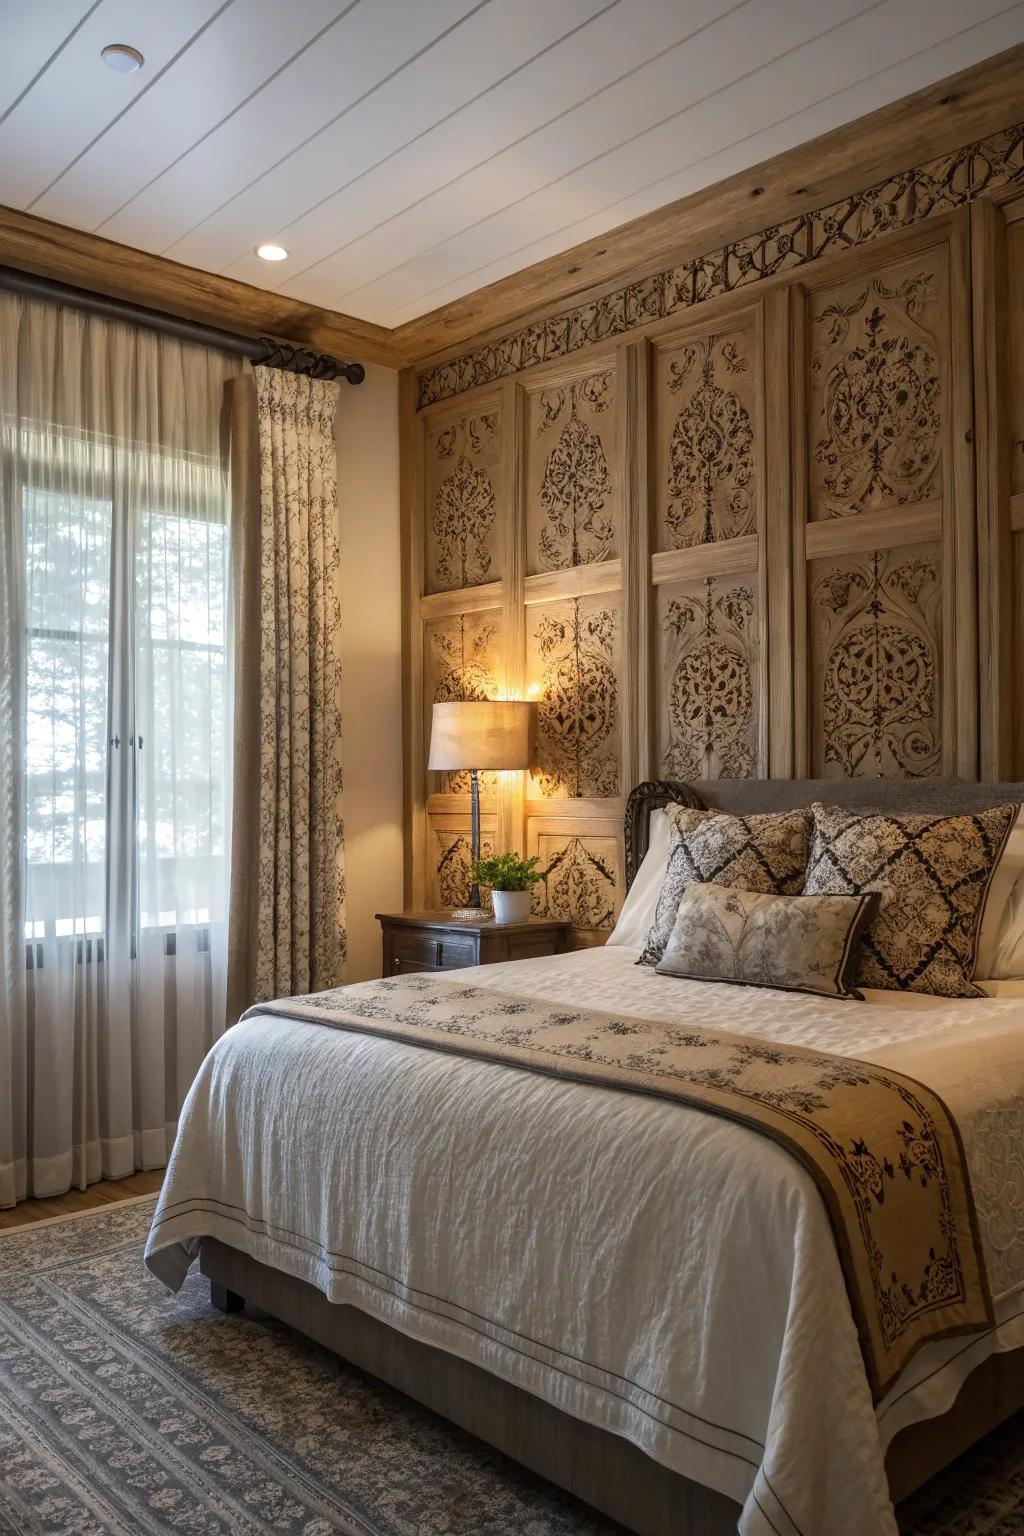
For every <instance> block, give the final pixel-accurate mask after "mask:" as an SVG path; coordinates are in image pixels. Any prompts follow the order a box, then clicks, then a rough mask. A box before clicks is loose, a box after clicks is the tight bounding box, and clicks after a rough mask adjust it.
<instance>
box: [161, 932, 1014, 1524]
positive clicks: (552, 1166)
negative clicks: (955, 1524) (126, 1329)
mask: <svg viewBox="0 0 1024 1536" xmlns="http://www.w3.org/2000/svg"><path fill="white" fill-rule="evenodd" d="M635 960H636V953H635V951H632V950H629V949H625V948H608V949H602V950H591V951H585V952H581V953H576V954H569V955H560V956H554V957H549V958H546V959H542V960H535V961H517V962H514V963H512V964H507V965H494V966H488V967H479V968H476V969H473V970H466V971H462V972H459V973H458V974H459V979H460V980H464V981H465V982H466V983H468V984H472V985H474V986H476V987H482V988H492V989H494V990H496V991H499V992H502V993H506V994H512V995H518V996H522V997H530V998H543V999H545V1000H549V1001H552V1002H559V1003H562V1004H565V1005H572V1006H574V1007H589V1008H593V1009H600V1010H614V1011H615V1012H616V1013H618V1014H622V1015H626V1016H631V1017H635V1018H643V1019H648V1020H656V1021H663V1022H665V1023H667V1024H675V1025H679V1024H688V1025H690V1026H699V1027H701V1028H703V1029H709V1030H714V1029H719V1030H723V1031H727V1030H731V1031H734V1032H737V1033H742V1034H746V1035H748V1036H760V1037H762V1038H765V1039H770V1040H772V1041H775V1042H790V1043H793V1044H799V1045H803V1046H810V1047H814V1048H815V1049H817V1050H821V1051H827V1052H835V1053H836V1054H839V1055H844V1056H854V1057H859V1058H861V1059H863V1060H866V1061H869V1062H872V1063H876V1064H879V1065H884V1066H887V1067H888V1068H890V1069H892V1070H894V1071H898V1072H901V1073H905V1074H906V1075H908V1076H910V1077H914V1078H917V1079H918V1080H920V1081H921V1082H923V1083H925V1084H927V1086H928V1087H930V1088H931V1089H933V1090H934V1091H935V1092H936V1093H937V1094H939V1095H940V1096H941V1098H942V1099H944V1100H945V1102H946V1104H947V1105H948V1106H949V1108H950V1109H951V1111H952V1112H953V1114H954V1116H955V1118H956V1120H957V1122H958V1124H959V1127H960V1131H961V1134H962V1136H963V1140H964V1149H965V1152H966V1158H967V1165H968V1169H969V1172H970V1179H971V1185H972V1188H973V1193H974V1199H975V1202H976V1206H977V1213H978V1219H979V1225H980V1231H981V1238H982V1248H983V1252H984V1258H985V1263H986V1268H987V1273H988V1280H989V1284H990V1286H991V1290H992V1293H993V1297H994V1301H995V1319H996V1321H995V1326H994V1327H993V1328H991V1329H986V1330H985V1331H983V1332H981V1333H978V1334H975V1335H972V1336H968V1337H966V1338H961V1339H953V1340H948V1341H944V1342H942V1343H933V1344H928V1345H926V1346H925V1347H924V1348H923V1349H922V1350H921V1351H920V1352H919V1353H918V1354H917V1355H916V1356H915V1358H914V1359H913V1361H912V1362H911V1363H910V1365H909V1366H908V1367H907V1368H906V1370H905V1371H904V1372H903V1373H902V1375H901V1376H900V1378H899V1380H898V1381H897V1382H896V1384H895V1386H893V1387H892V1388H891V1390H889V1391H888V1393H887V1395H886V1396H885V1398H883V1399H882V1400H881V1402H879V1403H878V1404H877V1405H875V1404H873V1402H872V1397H871V1393H870V1390H869V1387H868V1381H867V1377H866V1374H865V1369H864V1362H863V1358H862V1355H861V1350H860V1345H859V1342H858V1337H857V1332H856V1329H855V1326H854V1322H853V1317H852V1314H851V1310H850V1304H849V1301H848V1298H847V1294H846V1290H845V1286H844V1281H843V1275H842V1272H841V1269H840V1265H839V1260H838V1256H837V1252H836V1246H835V1241H834V1238H833V1235H832V1231H831V1228H830V1225H829V1220H828V1216H827V1214H826V1210H825V1206H824V1204H823V1202H822V1199H821V1196H820V1195H819V1193H818V1191H817V1189H816V1187H815V1185H814V1183H813V1181H812V1180H811V1178H810V1176H809V1174H808V1173H806V1172H805V1171H804V1169H803V1168H802V1167H801V1166H800V1164H799V1163H798V1162H797V1161H796V1160H795V1159H794V1158H793V1157H791V1156H790V1155H789V1154H788V1153H787V1152H786V1151H785V1150H783V1148H781V1147H780V1146H778V1145H776V1144H775V1143H774V1142H772V1141H770V1140H768V1139H767V1138H766V1137H765V1136H763V1135H759V1134H757V1132H756V1131H754V1130H751V1129H749V1128H747V1127H745V1126H742V1125H739V1124H736V1123H734V1122H731V1121H729V1120H724V1119H719V1118H717V1117H715V1116H712V1115H708V1114H704V1113H701V1112H700V1111H699V1110H696V1109H691V1108H687V1107H685V1106H682V1105H679V1104H675V1103H669V1102H666V1101H663V1100H659V1099H651V1098H646V1097H643V1096H641V1095H639V1094H635V1093H629V1092H622V1091H617V1090H613V1089H610V1088H606V1087H598V1086H595V1085H593V1084H589V1083H581V1082H575V1081H565V1080H563V1079H557V1078H549V1077H544V1076H540V1075H538V1074H537V1073H534V1072H530V1071H526V1070H521V1069H518V1068H515V1067H511V1066H508V1065H504V1064H500V1065H499V1064H496V1063H494V1062H488V1061H480V1060H472V1059H466V1058H464V1057H460V1056H457V1055H446V1054H440V1053H438V1052H437V1051H433V1050H429V1049H423V1048H419V1047H416V1046H411V1045H407V1044H404V1043H399V1042H396V1041H393V1040H386V1039H380V1038H376V1037H373V1036H369V1035H365V1034H358V1033H350V1032H348V1031H346V1030H344V1029H340V1030H339V1029H330V1028H324V1027H321V1026H319V1025H316V1024H310V1023H302V1022H296V1021H294V1020H290V1019H285V1018H281V1017H275V1016H271V1015H269V1014H266V1015H257V1016H255V1017H252V1018H250V1019H248V1020H246V1021H245V1022H243V1023H242V1024H240V1025H238V1026H236V1027H235V1028H234V1029H232V1030H231V1031H229V1032H228V1034H227V1035H226V1036H225V1037H224V1038H223V1039H222V1040H221V1041H220V1042H219V1043H218V1044H217V1046H215V1048H214V1049H213V1051H211V1053H210V1055H209V1057H208V1058H207V1060H206V1062H205V1063H204V1066H203V1068H202V1070H201V1071H200V1074H199V1076H198V1078H197V1080H196V1082H195V1084H194V1085H193V1088H192V1090H191V1092H190V1094H189V1097H188V1100H187V1102H186V1104H185V1106H184V1109H183V1111H182V1116H181V1120H180V1123H179V1131H178V1138H177V1141H176V1144H175V1148H174V1152H173V1155H172V1158H171V1162H170V1165H169V1167H168V1173H167V1179H166V1181H165V1184H164V1189H163V1194H162V1196H161V1200H160V1203H159V1205H158V1208H157V1211H156V1214H155V1217H154V1223H153V1228H152V1231H151V1234H150V1239H149V1243H148V1245H147V1250H146V1262H147V1264H148V1265H149V1267H150V1268H151V1269H152V1270H153V1272H154V1273H155V1274H157V1275H158V1276H159V1277H160V1278H161V1279H162V1280H164V1281H165V1282H166V1283H167V1284H168V1285H170V1286H172V1287H175V1288H176V1287H177V1286H179V1285H180V1284H181V1282H182V1280H183V1278H184V1276H185V1274H186V1272H187V1270H188V1268H189V1266H190V1264H191V1263H192V1261H193V1260H194V1258H195V1256H196V1254H197V1252H198V1245H199V1239H200V1238H201V1237H203V1236H212V1237H216V1238H218V1239H220V1240H221V1241H222V1242H224V1243H226V1244H228V1245H230V1246H233V1247H235V1248H239V1249H241V1250H242V1251H244V1252H246V1253H248V1254H251V1255H252V1257H254V1258H255V1259H258V1260H259V1261H260V1262H262V1263H264V1264H268V1265H271V1266H272V1267H274V1268H277V1269H280V1270H283V1271H285V1272H287V1273H290V1274H294V1275H297V1276H299V1277H300V1278H302V1279H304V1280H306V1281H308V1282H309V1283H311V1284H313V1285H315V1286H316V1287H317V1288H318V1289H319V1290H321V1291H322V1292H323V1293H324V1294H325V1295H327V1296H328V1297H329V1298H330V1299H331V1300H332V1301H335V1302H338V1303H347V1304H350V1305H353V1306H356V1307H358V1308H361V1309H362V1310H364V1311H366V1312H369V1313H372V1314H373V1315H375V1316H377V1317H379V1318H380V1319H382V1320H383V1321H384V1322H386V1323H389V1324H390V1325H392V1326H394V1327H396V1328H398V1329H400V1330H402V1331H403V1332H405V1333H407V1334H410V1335H412V1336H413V1337H416V1338H419V1339H422V1340H424V1341H425V1342H427V1343H430V1344H433V1345H435V1346H438V1347H440V1348H444V1349H447V1350H450V1351H451V1352H453V1353H455V1354H457V1355H460V1356H462V1357H464V1358H466V1359H469V1360H471V1361H473V1362H475V1363H476V1364H478V1365H480V1366H482V1367H483V1368H485V1369H487V1370H490V1371H492V1372H493V1373H494V1374H496V1375H499V1376H502V1377H504V1378H506V1379H507V1380H509V1381H512V1382H514V1383H515V1384H517V1385H518V1386H520V1387H523V1388H524V1389H526V1390H527V1391H530V1392H533V1393H536V1394H537V1395H539V1396H541V1397H544V1398H546V1399H547V1400H548V1401H550V1402H552V1403H554V1404H555V1405H556V1406H557V1407H559V1408H562V1409H563V1410H565V1411H566V1412H568V1413H571V1414H574V1415H575V1416H576V1417H579V1418H582V1419H586V1420H589V1421H591V1422H593V1423H597V1424H599V1425H601V1426H603V1427H604V1428H606V1429H609V1430H611V1431H613V1432H615V1433H619V1434H622V1435H625V1436H626V1437H627V1438H628V1439H630V1440H631V1441H633V1442H634V1443H636V1444H637V1445H639V1446H640V1447H641V1448H642V1449H643V1450H644V1451H646V1452H647V1453H648V1454H649V1455H650V1456H652V1457H653V1458H654V1459H656V1460H657V1461H660V1462H662V1463H664V1464H665V1465H667V1466H669V1467H671V1468H673V1469H674V1470H676V1471H678V1472H680V1473H683V1474H684V1475H686V1476H687V1477H690V1478H693V1479H694V1480H696V1481H697V1482H700V1483H703V1484H705V1485H707V1486H709V1487H712V1488H715V1489H717V1490H718V1491H720V1492H721V1493H723V1494H726V1495H727V1496H729V1497H731V1498H733V1499H735V1500H736V1501H737V1503H738V1504H740V1505H741V1506H742V1515H741V1517H740V1522H739V1530H740V1532H741V1533H743V1536H773V1533H774V1536H893V1533H894V1532H895V1530H896V1524H895V1518H894V1515H893V1512H892V1508H891V1504H890V1501H889V1496H888V1489H887V1485H886V1479H885V1471H884V1452H885V1447H886V1445H887V1444H888V1442H889V1440H891V1438H892V1437H893V1435H894V1434H896V1433H897V1431H898V1430H899V1429H901V1428H903V1427H904V1426H905V1425H907V1424H909V1423H913V1422H915V1421H917V1420H919V1419H923V1418H927V1417H930V1416H933V1415H935V1414H939V1413H942V1412H944V1411H945V1409H946V1408H947V1407H948V1406H949V1405H950V1403H951V1402H952V1401H953V1399H954V1397H955V1395H956V1392H957V1389H958V1387H959V1385H960V1384H961V1382H962V1381H963V1380H964V1378H965V1377H966V1375H967V1374H968V1373H969V1371H970V1370H971V1369H973V1367H974V1366H975V1365H977V1364H978V1363H979V1362H980V1361H981V1360H983V1359H984V1358H985V1356H986V1355H987V1354H989V1353H992V1352H993V1351H995V1350H1004V1349H1011V1348H1016V1347H1019V1346H1020V1345H1024V1134H1022V1133H1024V1001H1018V1000H1014V999H1007V1000H1002V999H988V998H986V999H980V1000H970V1001H966V1000H963V1001H961V1000H957V1001H950V1000H946V999H940V998H934V997H925V996H920V995H905V994H897V993H891V992H885V993H883V992H878V993H870V994H868V1001H867V1002H866V1003H864V1004H859V1003H855V1002H838V1001H831V1000H825V999H822V998H818V997H806V996H801V995H796V994H792V993H784V992H775V991H769V990H764V989H755V988H746V987H735V986H729V985H724V984H720V983H707V982H689V981H683V980H679V979H675V978H669V977H664V976H660V975H658V974H656V973H655V972H653V971H651V970H649V969H647V968H645V967H637V966H636V965H635V963H634V962H635Z"/></svg>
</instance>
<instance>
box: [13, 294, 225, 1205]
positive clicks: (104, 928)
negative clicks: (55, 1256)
mask: <svg viewBox="0 0 1024 1536" xmlns="http://www.w3.org/2000/svg"><path fill="white" fill-rule="evenodd" d="M239 366H240V365H239V364H238V363H237V361H236V360H234V359H232V358H229V357H227V356H224V355H221V354H219V353H216V352H212V351H209V350H207V349H205V348H200V347H193V346H186V345H183V344H182V343H179V342H176V341H172V340H169V339H166V338H163V337H157V336H156V335H154V334H152V333H150V332H146V331H141V330H137V329H135V328H134V327H130V326H126V325H121V324H116V323H112V322H108V321H103V320H99V319H94V318H91V317H85V316H83V315H80V314H78V313H76V312H74V311H72V310H67V309H61V308H58V307H57V306H54V305H48V304H41V303H37V302H34V301H28V300H22V299H19V298H17V297H14V296H11V295H0V516H2V540H0V666H2V667H3V677H2V680H0V741H2V743H3V745H2V746H0V944H2V951H0V989H2V990H0V1009H2V1014H0V1205H10V1204H12V1203H13V1202H14V1201H15V1200H17V1199H20V1198H22V1197H23V1196H24V1195H25V1194H26V1193H28V1194H54V1193H58V1192H60V1191H62V1190H64V1189H67V1188H68V1187H69V1186H70V1185H73V1184H74V1185H84V1184H85V1183H87V1182H89V1181H90V1180H93V1179H97V1178H101V1177H107V1178H109V1177H114V1178H116V1177H122V1176H124V1175H125V1174H127V1173H130V1172H131V1171H132V1170H133V1169H134V1168H139V1167H158V1166H160V1165H161V1164H162V1163H163V1162H164V1161H165V1160H166V1156H167V1153H168V1151H169V1149H170V1145H171V1142H172V1140H173V1136H174V1129H175V1124H176V1119H177V1114H178V1110H179V1108H180V1105H181V1101H182V1099H183V1097H184V1094H185V1093H186V1091H187V1089H188V1085H189V1083H190V1082H191V1080H192V1077H193V1075H194V1073H195V1070H196V1068H197V1066H198V1065H199V1063H200V1061H201V1060H202V1058H203V1055H204V1054H205V1052H206V1050H207V1049H208V1048H209V1046H210V1044H211V1043H212V1041H213V1040H214V1039H215V1038H216V1036H217V1035H218V1034H219V1033H220V1031H221V1030H222V1029H223V1027H224V985H225V966H226V955H227V941H226V908H227V860H228V848H227V838H228V831H229V828H230V805H229V803H228V785H229V783H230V766H231V765H230V762H229V755H230V729H229V720H230V697H229V694H230V689H229V681H228V680H229V677H230V663H231V658H230V656H229V655H228V651H229V641H228V637H229V620H228V612H227V608H228V594H229V583H228V526H227V524H228V507H229V488H228V473H227V464H228V453H227V442H226V427H225V421H226V412H225V385H226V382H227V379H228V378H229V377H230V376H231V375H233V374H236V373H238V371H239Z"/></svg>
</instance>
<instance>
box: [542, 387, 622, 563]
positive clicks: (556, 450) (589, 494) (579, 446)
mask: <svg viewBox="0 0 1024 1536" xmlns="http://www.w3.org/2000/svg"><path fill="white" fill-rule="evenodd" d="M611 377H612V376H611V374H610V373H599V374H592V375H591V376H590V377H588V378H585V379H577V380H575V381H574V382H573V383H572V384H570V385H569V386H568V389H554V390H544V391H543V392H542V393H541V395H540V398H539V405H540V411H541V421H540V425H539V427H538V429H537V431H538V434H542V433H544V432H546V431H548V430H549V429H550V428H551V427H552V426H553V425H554V424H555V423H556V422H557V421H558V420H559V418H560V417H561V416H562V414H563V411H564V408H565V405H566V399H567V397H568V404H569V416H568V420H567V421H566V423H565V425H564V426H563V428H562V431H561V433H560V434H559V437H558V439H557V441H556V443H555V445H554V447H553V448H552V449H551V451H550V452H549V453H548V456H547V459H546V461H545V464H544V475H543V478H542V480H541V483H540V492H539V501H540V505H541V508H542V509H543V511H544V513H545V514H546V516H547V520H548V526H547V527H546V528H544V529H542V531H541V535H540V541H539V544H540V559H541V563H542V564H543V565H545V566H546V567H547V568H548V569H549V570H563V569H565V568H566V567H567V566H574V565H589V564H591V563H592V562H594V561H596V560H604V559H605V558H606V557H607V555H608V553H609V550H610V549H611V545H612V540H613V538H614V535H615V526H614V523H613V521H612V517H611V513H610V511H609V510H606V509H607V506H608V502H609V500H610V498H611V493H612V478H611V474H610V473H609V470H608V461H607V458H606V457H605V451H604V445H603V444H602V442H601V438H600V436H599V435H598V433H597V432H596V431H594V429H593V427H592V426H590V425H589V424H588V422H587V421H585V420H584V419H583V417H582V416H581V415H580V404H581V401H582V402H583V403H584V405H586V406H588V407H589V411H590V414H592V415H595V416H596V415H600V414H601V413H602V412H604V411H606V410H607V409H608V406H609V403H610V399H609V392H610V385H611Z"/></svg>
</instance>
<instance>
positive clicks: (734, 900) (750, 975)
mask: <svg viewBox="0 0 1024 1536" xmlns="http://www.w3.org/2000/svg"><path fill="white" fill-rule="evenodd" d="M880 900H881V898H880V897H879V895H878V893H877V892H876V891H869V892H866V893H865V894H864V895H862V896H763V895H761V894H760V893H759V892H756V891H739V890H732V889H729V888H727V887H726V886H722V885H704V884H697V885H690V886H687V888H686V890H685V891H684V892H683V898H682V900H681V901H680V903H679V911H678V912H677V913H676V920H675V924H674V926H673V929H672V934H671V937H670V938H669V941H668V944H667V945H666V946H665V954H664V956H663V957H662V959H661V961H660V962H659V964H658V966H657V970H658V972H659V974H660V975H662V976H688V977H691V978H693V979H694V980H696V981H735V982H741V983H743V984H744V985H746V986H751V987H779V988H781V989H782V990H783V991H786V992H813V993H815V994H816V995H817V996H819V997H856V998H860V997H861V993H860V992H858V991H857V989H856V987H855V986H854V985H853V978H854V975H855V974H856V970H857V961H858V941H859V939H860V936H861V934H862V932H863V931H864V929H865V927H866V926H867V924H868V923H869V922H870V921H871V919H872V917H873V916H874V914H875V912H876V910H877V908H878V904H879V901H880Z"/></svg>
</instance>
